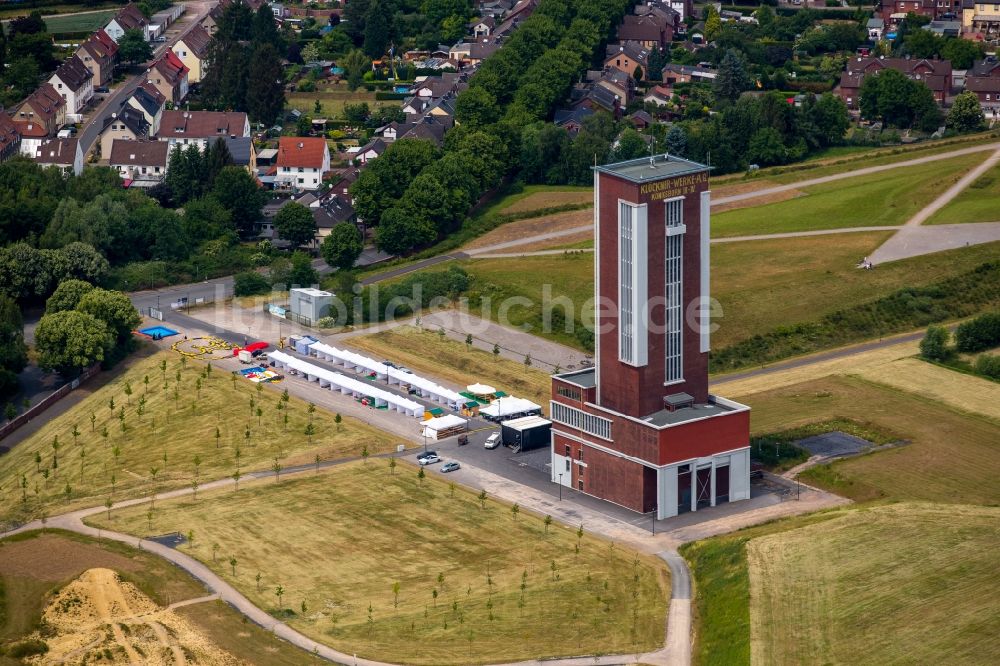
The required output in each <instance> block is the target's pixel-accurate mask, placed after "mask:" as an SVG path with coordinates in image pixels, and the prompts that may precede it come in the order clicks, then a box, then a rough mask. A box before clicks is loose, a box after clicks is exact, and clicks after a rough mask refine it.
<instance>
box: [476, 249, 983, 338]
mask: <svg viewBox="0 0 1000 666" xmlns="http://www.w3.org/2000/svg"><path fill="white" fill-rule="evenodd" d="M891 233H892V232H881V231H873V232H861V233H852V234H837V235H830V236H806V237H801V238H782V239H775V240H762V241H747V242H738V243H716V244H713V245H712V296H714V297H715V298H717V299H718V300H719V302H720V303H721V305H722V315H723V316H722V317H721V319H720V320H719V321H718V322H717V323H718V324H719V329H718V331H716V332H715V333H714V334H713V336H712V345H713V348H715V349H721V348H723V347H725V346H727V345H731V344H734V343H736V342H740V341H742V340H746V339H748V338H750V337H752V336H754V335H758V334H763V333H766V332H768V331H771V330H773V329H775V328H778V327H780V326H788V325H792V324H795V323H799V322H803V321H811V320H813V319H816V318H819V317H820V316H822V315H824V314H826V313H829V312H834V311H836V310H839V309H843V308H847V307H850V306H852V305H856V304H858V303H864V302H867V301H870V300H873V299H876V298H879V297H881V296H886V295H888V294H890V293H892V292H894V291H895V290H897V289H901V288H904V287H915V286H921V285H926V284H930V283H933V282H936V281H939V280H942V279H945V278H948V277H951V276H954V275H958V274H961V273H963V272H965V271H969V270H972V269H973V268H975V267H976V266H978V265H979V264H981V263H982V262H984V261H989V260H991V259H994V258H995V257H996V256H997V252H998V248H1000V243H990V244H984V245H975V246H972V247H968V248H962V249H959V250H953V251H950V252H938V253H935V254H929V255H924V256H922V257H914V258H912V259H905V260H902V261H894V262H892V263H889V264H885V265H884V266H879V267H878V268H877V269H876V270H873V271H861V270H858V269H857V268H855V265H856V264H857V262H858V261H859V260H860V259H861V258H862V257H864V256H866V255H868V254H870V253H871V251H872V250H874V249H875V248H876V247H878V245H879V244H880V243H881V242H883V241H884V240H885V239H886V238H887V237H888V236H889V235H890V234H891ZM586 244H587V243H586V242H583V243H580V245H586ZM463 265H464V266H465V268H466V270H467V271H468V272H469V273H470V274H471V275H472V276H473V277H474V290H475V291H476V292H477V293H480V294H483V295H490V296H491V298H492V301H493V302H492V306H493V316H494V317H495V316H496V314H497V308H498V305H499V302H500V301H501V300H502V299H503V298H504V297H506V296H523V297H526V298H528V299H530V300H531V301H532V303H533V304H534V305H532V306H527V307H520V306H519V307H515V308H513V309H512V310H511V312H510V315H509V316H510V319H511V321H512V323H513V324H515V325H519V324H522V323H531V324H533V325H534V326H535V328H534V329H533V331H534V332H535V333H536V334H541V335H543V336H544V337H549V338H551V339H554V340H557V341H558V342H562V343H565V344H569V345H573V346H577V347H579V345H580V343H579V341H578V340H577V339H576V338H574V337H573V336H572V335H568V334H565V333H563V332H561V331H560V332H558V333H553V334H544V333H542V332H541V326H540V324H541V321H542V307H541V300H542V290H543V285H546V284H548V285H551V293H552V295H553V297H556V296H568V297H569V298H570V299H571V300H572V301H573V303H574V304H575V309H576V319H577V321H580V320H581V316H586V317H590V316H592V315H591V313H592V312H593V305H592V303H590V299H591V298H592V297H593V268H594V260H593V255H592V254H590V253H583V254H577V255H554V256H540V257H520V258H516V259H478V260H473V261H468V262H465V263H464V264H463ZM886 327H887V330H888V322H887V323H886ZM879 334H880V331H879V330H877V329H876V328H875V324H874V323H873V328H872V331H871V336H872V337H877V336H878V335H879Z"/></svg>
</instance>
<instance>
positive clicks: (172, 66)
mask: <svg viewBox="0 0 1000 666" xmlns="http://www.w3.org/2000/svg"><path fill="white" fill-rule="evenodd" d="M153 67H155V68H156V71H158V72H159V73H160V74H162V75H163V78H165V79H166V80H167V82H168V83H170V85H172V86H173V85H176V84H177V82H178V81H180V80H181V79H183V78H184V75H185V74H187V73H188V71H189V70H188V66H187V65H185V64H184V63H183V62H181V59H180V58H178V57H177V54H176V53H174V52H173V51H170V50H169V49H168V50H167V51H166V52H165V53H164V54H163V57H162V58H160V59H159V60H157V61H156V64H155V65H153Z"/></svg>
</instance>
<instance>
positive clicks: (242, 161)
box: [223, 136, 257, 175]
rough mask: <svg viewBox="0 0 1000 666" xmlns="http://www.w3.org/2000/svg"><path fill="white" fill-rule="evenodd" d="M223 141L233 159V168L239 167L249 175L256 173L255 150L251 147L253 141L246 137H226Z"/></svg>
mask: <svg viewBox="0 0 1000 666" xmlns="http://www.w3.org/2000/svg"><path fill="white" fill-rule="evenodd" d="M223 140H224V141H225V143H226V148H227V149H228V150H229V154H230V155H231V156H232V158H233V164H234V165H235V166H241V167H243V168H244V169H246V170H247V171H249V172H250V174H251V175H253V174H255V173H257V150H256V149H255V148H254V147H253V139H252V138H251V137H248V136H227V137H224V138H223Z"/></svg>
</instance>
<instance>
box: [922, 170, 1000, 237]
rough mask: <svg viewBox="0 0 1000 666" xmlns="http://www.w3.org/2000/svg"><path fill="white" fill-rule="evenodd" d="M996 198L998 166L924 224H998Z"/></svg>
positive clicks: (999, 213) (998, 192)
mask: <svg viewBox="0 0 1000 666" xmlns="http://www.w3.org/2000/svg"><path fill="white" fill-rule="evenodd" d="M997 197H1000V166H995V167H993V168H992V169H990V170H989V171H987V172H986V173H984V174H983V175H982V176H980V177H979V178H977V179H976V180H974V181H973V182H972V184H970V185H969V187H968V188H966V189H965V190H964V191H963V192H960V193H959V195H958V196H957V197H955V198H954V199H952V200H951V201H949V202H948V203H947V204H946V205H945V206H944V208H942V209H941V210H939V211H937V212H936V213H934V215H932V216H931V218H930V219H929V220H927V221H926V222H925V223H924V224H962V223H966V222H1000V211H998V210H997V207H996V201H997Z"/></svg>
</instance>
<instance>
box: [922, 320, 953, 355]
mask: <svg viewBox="0 0 1000 666" xmlns="http://www.w3.org/2000/svg"><path fill="white" fill-rule="evenodd" d="M950 337H951V334H950V333H948V329H947V328H945V327H944V326H928V327H927V333H926V334H924V339H923V340H921V341H920V355H921V356H923V357H924V358H926V359H928V360H931V361H943V360H944V359H946V358H948V355H949V353H950V351H949V349H948V338H950Z"/></svg>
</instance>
